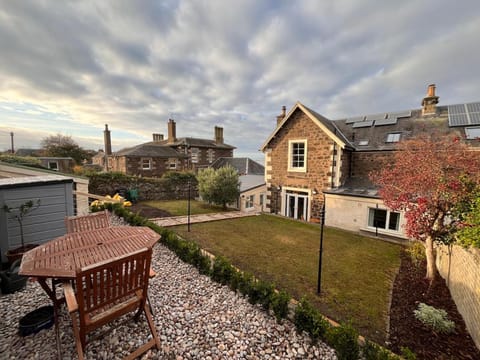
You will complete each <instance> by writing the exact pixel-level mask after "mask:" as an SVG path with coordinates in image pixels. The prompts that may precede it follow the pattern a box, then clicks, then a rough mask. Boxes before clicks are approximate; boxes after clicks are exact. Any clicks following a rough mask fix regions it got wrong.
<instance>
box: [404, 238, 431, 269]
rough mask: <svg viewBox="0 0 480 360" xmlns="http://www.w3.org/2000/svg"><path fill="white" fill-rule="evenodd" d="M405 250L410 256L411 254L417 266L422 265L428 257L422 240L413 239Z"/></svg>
mask: <svg viewBox="0 0 480 360" xmlns="http://www.w3.org/2000/svg"><path fill="white" fill-rule="evenodd" d="M405 251H406V252H407V254H408V256H410V259H411V260H412V263H413V265H415V266H416V267H418V266H420V264H421V263H422V262H423V261H424V260H425V259H426V256H425V246H424V245H423V244H422V243H421V242H420V241H413V243H412V244H410V246H408V247H407V248H406V250H405Z"/></svg>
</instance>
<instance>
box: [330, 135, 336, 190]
mask: <svg viewBox="0 0 480 360" xmlns="http://www.w3.org/2000/svg"><path fill="white" fill-rule="evenodd" d="M336 146H337V144H336V143H335V141H334V142H333V155H332V181H331V184H330V187H331V188H332V189H333V188H334V185H335V180H334V178H333V174H334V173H335V150H336V149H337V148H336Z"/></svg>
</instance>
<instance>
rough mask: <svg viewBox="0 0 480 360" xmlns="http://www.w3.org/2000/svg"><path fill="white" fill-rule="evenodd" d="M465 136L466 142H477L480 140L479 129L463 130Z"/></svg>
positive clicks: (468, 128)
mask: <svg viewBox="0 0 480 360" xmlns="http://www.w3.org/2000/svg"><path fill="white" fill-rule="evenodd" d="M465 136H466V138H467V140H478V139H479V138H480V127H467V128H465Z"/></svg>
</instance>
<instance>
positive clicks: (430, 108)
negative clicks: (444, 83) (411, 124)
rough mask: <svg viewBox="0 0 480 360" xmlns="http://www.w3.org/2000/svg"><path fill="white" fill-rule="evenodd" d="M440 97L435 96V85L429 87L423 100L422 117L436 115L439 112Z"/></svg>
mask: <svg viewBox="0 0 480 360" xmlns="http://www.w3.org/2000/svg"><path fill="white" fill-rule="evenodd" d="M437 104H438V96H436V95H435V84H430V85H428V89H427V95H426V96H425V97H424V98H423V100H422V107H423V108H422V115H423V116H425V115H435V114H436V112H437Z"/></svg>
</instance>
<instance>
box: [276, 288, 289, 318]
mask: <svg viewBox="0 0 480 360" xmlns="http://www.w3.org/2000/svg"><path fill="white" fill-rule="evenodd" d="M289 303H290V295H288V294H287V293H286V292H285V291H284V290H282V291H280V292H278V293H275V292H274V293H273V294H272V310H273V313H274V314H275V317H276V318H277V321H278V322H280V320H281V319H285V318H286V317H287V316H288V304H289Z"/></svg>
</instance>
